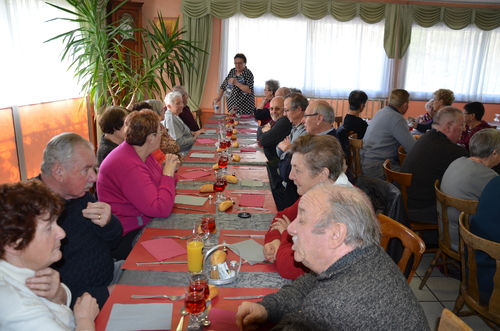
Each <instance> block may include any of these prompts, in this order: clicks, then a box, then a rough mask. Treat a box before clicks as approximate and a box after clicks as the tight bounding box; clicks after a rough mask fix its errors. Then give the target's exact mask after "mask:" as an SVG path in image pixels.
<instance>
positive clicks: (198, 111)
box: [191, 109, 203, 129]
mask: <svg viewBox="0 0 500 331" xmlns="http://www.w3.org/2000/svg"><path fill="white" fill-rule="evenodd" d="M202 112H203V111H202V110H201V109H196V110H195V111H192V112H191V113H192V114H193V117H194V120H195V121H196V123H197V124H198V126H199V127H200V129H201V128H202V127H203V123H202V122H201V114H202Z"/></svg>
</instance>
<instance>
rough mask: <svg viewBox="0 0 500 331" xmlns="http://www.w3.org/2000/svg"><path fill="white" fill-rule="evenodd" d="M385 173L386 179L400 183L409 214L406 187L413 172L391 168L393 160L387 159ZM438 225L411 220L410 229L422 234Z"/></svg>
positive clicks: (433, 250)
mask: <svg viewBox="0 0 500 331" xmlns="http://www.w3.org/2000/svg"><path fill="white" fill-rule="evenodd" d="M384 173H385V180H386V181H387V182H389V183H394V182H396V183H398V184H399V187H400V190H401V195H402V196H403V203H404V205H405V209H406V214H408V193H407V192H406V188H407V187H408V186H411V181H412V178H413V175H412V174H407V173H403V172H398V171H394V170H391V160H385V162H384ZM437 228H438V226H437V224H434V223H420V222H412V221H411V220H410V229H411V230H412V231H414V232H416V233H418V234H419V235H420V236H421V234H420V233H421V231H425V230H437ZM435 251H436V249H435V248H427V249H426V250H425V252H426V253H429V252H435Z"/></svg>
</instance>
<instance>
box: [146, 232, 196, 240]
mask: <svg viewBox="0 0 500 331" xmlns="http://www.w3.org/2000/svg"><path fill="white" fill-rule="evenodd" d="M192 236H193V234H192V233H191V234H190V235H187V236H154V237H151V238H152V239H158V238H177V239H182V240H184V239H189V238H191V237H192Z"/></svg>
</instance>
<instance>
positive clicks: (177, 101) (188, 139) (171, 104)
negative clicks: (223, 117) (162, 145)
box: [165, 92, 205, 155]
mask: <svg viewBox="0 0 500 331" xmlns="http://www.w3.org/2000/svg"><path fill="white" fill-rule="evenodd" d="M165 103H166V104H167V111H166V112H165V127H166V128H167V129H168V131H169V132H170V135H171V136H172V138H174V139H175V141H176V142H177V144H178V145H179V147H180V148H181V150H180V153H181V154H182V155H187V153H188V152H189V150H191V147H193V144H194V142H195V141H196V138H198V136H199V135H200V134H202V133H203V132H205V129H201V130H198V131H194V132H191V130H190V129H189V127H188V126H187V125H186V123H184V122H183V121H182V119H181V118H180V117H179V115H180V114H181V113H182V109H183V108H184V102H183V101H182V95H181V94H180V93H179V92H170V93H169V94H167V96H166V97H165Z"/></svg>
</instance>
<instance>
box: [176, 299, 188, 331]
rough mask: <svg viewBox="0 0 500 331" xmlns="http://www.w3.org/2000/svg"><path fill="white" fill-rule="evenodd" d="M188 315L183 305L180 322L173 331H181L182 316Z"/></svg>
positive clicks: (182, 324)
mask: <svg viewBox="0 0 500 331" xmlns="http://www.w3.org/2000/svg"><path fill="white" fill-rule="evenodd" d="M186 315H189V313H188V312H187V310H186V309H185V308H184V305H183V306H182V307H181V320H180V321H179V324H177V329H175V331H182V327H183V326H184V316H186Z"/></svg>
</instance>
